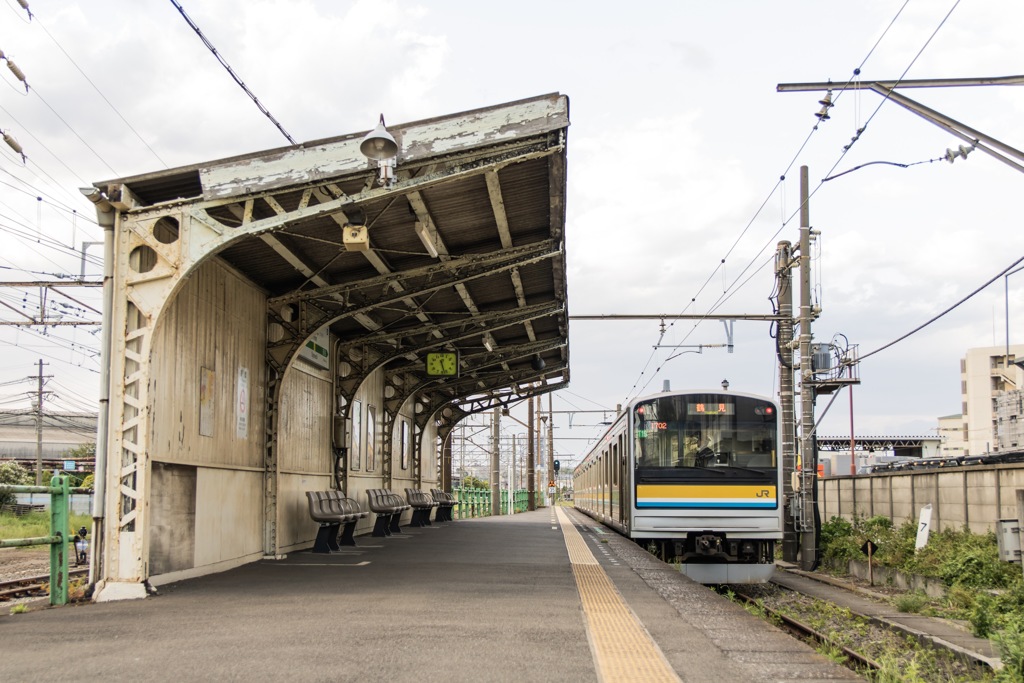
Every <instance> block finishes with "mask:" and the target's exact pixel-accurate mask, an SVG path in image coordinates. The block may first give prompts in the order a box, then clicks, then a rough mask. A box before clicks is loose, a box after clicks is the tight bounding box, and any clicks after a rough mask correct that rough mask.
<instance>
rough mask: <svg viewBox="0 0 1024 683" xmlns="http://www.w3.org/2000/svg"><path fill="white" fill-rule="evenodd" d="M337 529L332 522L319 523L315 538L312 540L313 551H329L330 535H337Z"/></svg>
mask: <svg viewBox="0 0 1024 683" xmlns="http://www.w3.org/2000/svg"><path fill="white" fill-rule="evenodd" d="M337 533H338V530H337V527H335V526H334V525H333V524H321V525H320V529H319V530H318V531H317V532H316V540H315V541H314V542H313V552H314V553H330V552H331V540H330V539H331V535H332V534H334V535H337Z"/></svg>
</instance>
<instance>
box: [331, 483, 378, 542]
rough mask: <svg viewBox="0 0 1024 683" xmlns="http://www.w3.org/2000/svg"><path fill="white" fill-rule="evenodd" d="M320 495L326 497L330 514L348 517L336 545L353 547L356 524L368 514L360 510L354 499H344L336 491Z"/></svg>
mask: <svg viewBox="0 0 1024 683" xmlns="http://www.w3.org/2000/svg"><path fill="white" fill-rule="evenodd" d="M322 493H323V494H324V495H326V498H327V503H328V506H329V508H330V510H331V512H335V513H337V514H339V515H347V516H348V517H350V519H349V520H348V521H347V522H345V523H344V526H343V527H342V529H341V536H340V537H339V538H338V544H339V545H355V544H356V539H355V530H356V523H357V522H358V521H359V520H361V519H363V518H365V517H366V516H367V515H369V514H370V513H369V512H366V511H365V510H362V509H360V507H359V503H358V502H357V501H356V500H355V499H353V498H346V497H345V495H344V494H343V493H342V492H341V491H338V490H337V489H331V490H329V491H323V492H322Z"/></svg>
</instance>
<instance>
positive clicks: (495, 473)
mask: <svg viewBox="0 0 1024 683" xmlns="http://www.w3.org/2000/svg"><path fill="white" fill-rule="evenodd" d="M500 429H501V408H495V409H494V412H493V413H492V417H491V514H492V515H495V516H497V515H500V514H501V462H500V455H501V454H500V450H499V448H500V446H499V443H498V440H499V430H500Z"/></svg>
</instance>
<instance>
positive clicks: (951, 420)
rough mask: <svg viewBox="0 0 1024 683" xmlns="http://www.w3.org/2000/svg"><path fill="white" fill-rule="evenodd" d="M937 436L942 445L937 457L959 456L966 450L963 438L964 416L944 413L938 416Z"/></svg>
mask: <svg viewBox="0 0 1024 683" xmlns="http://www.w3.org/2000/svg"><path fill="white" fill-rule="evenodd" d="M939 438H940V439H942V445H941V446H940V447H939V457H942V458H959V457H961V456H963V455H964V454H965V451H966V450H967V442H966V441H965V440H964V416H963V415H959V414H958V415H946V416H945V417H940V418H939Z"/></svg>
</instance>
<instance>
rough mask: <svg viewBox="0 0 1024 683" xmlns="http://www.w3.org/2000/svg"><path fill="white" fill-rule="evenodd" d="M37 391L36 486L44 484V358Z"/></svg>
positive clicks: (41, 360)
mask: <svg viewBox="0 0 1024 683" xmlns="http://www.w3.org/2000/svg"><path fill="white" fill-rule="evenodd" d="M38 380H39V385H38V389H37V391H36V486H42V485H43V359H42V358H40V359H39V376H38Z"/></svg>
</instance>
